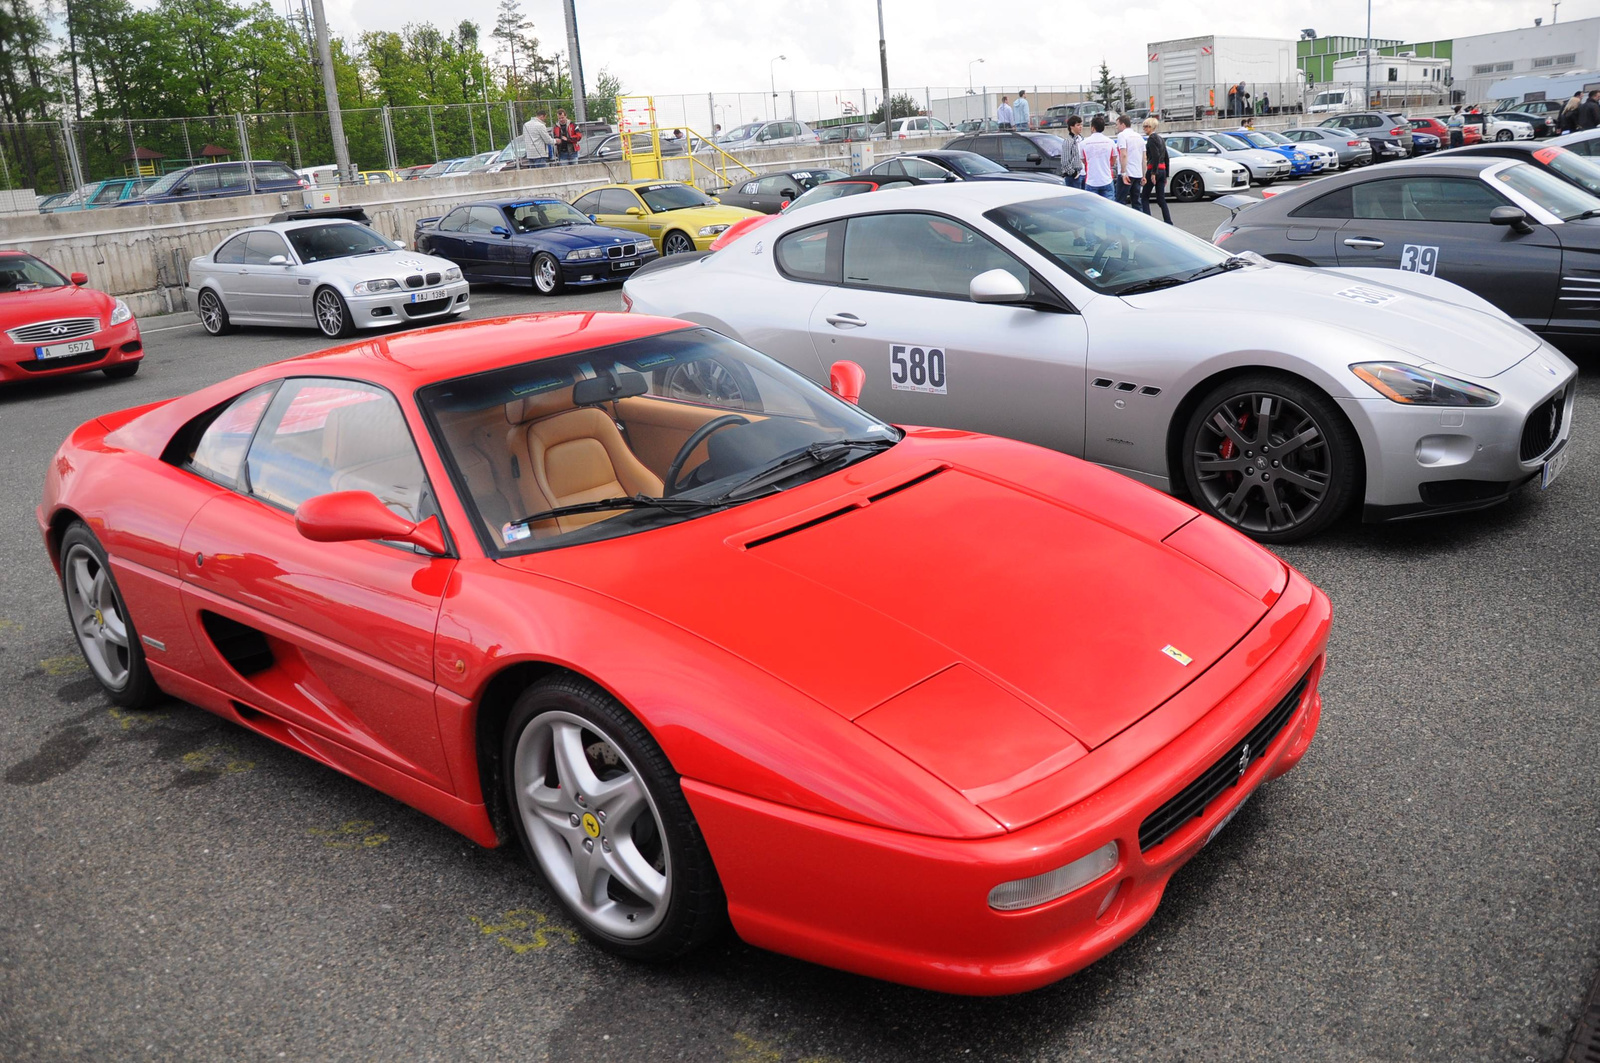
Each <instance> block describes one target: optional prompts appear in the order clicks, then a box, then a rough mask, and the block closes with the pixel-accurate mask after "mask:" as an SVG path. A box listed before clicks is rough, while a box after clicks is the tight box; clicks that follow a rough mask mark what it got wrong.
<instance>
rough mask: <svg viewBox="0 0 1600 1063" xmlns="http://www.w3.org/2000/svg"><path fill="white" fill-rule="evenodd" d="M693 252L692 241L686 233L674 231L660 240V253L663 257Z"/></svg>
mask: <svg viewBox="0 0 1600 1063" xmlns="http://www.w3.org/2000/svg"><path fill="white" fill-rule="evenodd" d="M693 250H694V241H693V240H691V239H689V234H688V233H682V232H679V231H678V230H676V229H674V230H672V231H671V232H670V233H668V234H667V235H666V236H664V237H662V238H661V253H662V254H663V255H683V254H688V253H689V252H690V251H693Z"/></svg>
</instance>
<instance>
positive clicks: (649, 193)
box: [634, 184, 713, 214]
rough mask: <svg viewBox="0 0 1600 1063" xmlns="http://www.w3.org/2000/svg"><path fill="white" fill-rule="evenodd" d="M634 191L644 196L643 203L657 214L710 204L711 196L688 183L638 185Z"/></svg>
mask: <svg viewBox="0 0 1600 1063" xmlns="http://www.w3.org/2000/svg"><path fill="white" fill-rule="evenodd" d="M634 191H636V192H638V193H639V195H640V196H642V197H644V201H645V205H646V206H648V207H649V208H650V209H651V210H652V211H654V212H655V213H657V214H662V213H665V212H666V211H669V210H682V209H684V208H685V207H709V206H712V205H713V204H712V202H711V197H710V196H708V195H706V194H705V193H704V192H702V191H700V190H699V189H698V188H693V187H691V186H689V185H679V184H667V185H639V186H637V187H636V188H635V189H634Z"/></svg>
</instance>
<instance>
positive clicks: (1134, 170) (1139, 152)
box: [1117, 114, 1150, 214]
mask: <svg viewBox="0 0 1600 1063" xmlns="http://www.w3.org/2000/svg"><path fill="white" fill-rule="evenodd" d="M1117 162H1118V167H1117V170H1118V172H1120V173H1121V174H1122V180H1121V181H1120V182H1119V183H1118V185H1117V193H1118V194H1117V198H1118V199H1120V200H1121V201H1122V202H1123V203H1124V204H1125V205H1127V206H1130V207H1132V208H1133V209H1134V210H1143V211H1144V212H1145V213H1146V214H1149V213H1150V208H1149V206H1141V205H1140V204H1141V201H1142V198H1143V193H1142V192H1141V188H1142V187H1143V185H1144V137H1142V136H1140V135H1139V134H1138V133H1137V132H1135V131H1134V129H1133V127H1132V123H1130V122H1129V121H1128V116H1127V115H1125V114H1119V115H1117Z"/></svg>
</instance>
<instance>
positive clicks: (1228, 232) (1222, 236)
mask: <svg viewBox="0 0 1600 1063" xmlns="http://www.w3.org/2000/svg"><path fill="white" fill-rule="evenodd" d="M1237 231H1238V230H1237V229H1224V230H1223V231H1222V232H1220V233H1218V234H1217V235H1216V236H1215V237H1214V238H1212V241H1211V242H1212V243H1214V244H1218V245H1221V244H1224V243H1226V242H1227V240H1228V237H1230V236H1232V235H1233V234H1234V233H1235V232H1237Z"/></svg>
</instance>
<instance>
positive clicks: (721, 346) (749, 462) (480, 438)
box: [418, 328, 900, 554]
mask: <svg viewBox="0 0 1600 1063" xmlns="http://www.w3.org/2000/svg"><path fill="white" fill-rule="evenodd" d="M418 401H419V402H420V404H421V405H422V408H423V410H424V411H425V413H426V416H427V417H428V420H429V421H430V423H431V427H432V428H433V431H434V436H435V439H436V440H437V441H438V444H439V448H440V450H441V451H442V452H443V453H444V454H445V455H446V457H447V459H448V464H449V465H450V466H451V467H452V468H453V470H454V472H455V474H456V477H457V478H456V488H457V490H458V492H459V493H460V496H461V497H462V498H463V499H465V500H468V501H469V503H470V507H471V509H472V510H474V513H475V517H476V521H475V523H476V526H477V530H478V534H479V536H480V538H481V539H482V540H483V542H484V544H485V546H486V547H487V548H488V549H490V550H491V551H494V552H498V553H500V554H520V553H528V552H532V551H536V550H546V549H551V548H554V547H564V546H568V545H572V544H576V543H583V542H593V541H596V540H599V539H613V538H616V537H618V536H623V535H632V534H634V533H637V532H641V531H646V530H649V529H652V528H658V527H662V526H664V525H667V524H675V523H678V522H681V521H685V520H690V519H692V518H694V517H696V516H698V515H701V514H704V513H710V512H716V511H718V510H721V509H726V508H728V507H729V506H734V505H739V504H741V503H744V502H748V501H750V500H752V499H756V498H761V497H764V496H766V495H769V494H772V493H774V492H776V491H782V490H787V489H788V488H790V487H793V486H796V485H797V484H800V483H804V482H806V481H808V480H810V479H815V478H816V477H818V476H825V475H828V474H830V473H832V472H834V471H836V470H838V469H841V468H844V467H846V466H848V465H850V464H853V463H855V462H857V461H862V460H865V459H867V458H869V457H871V456H872V455H873V454H876V453H878V452H879V451H881V450H883V449H886V448H888V447H891V446H893V445H894V444H895V443H896V442H897V441H898V440H899V439H900V431H899V429H896V428H893V427H891V426H890V425H887V424H884V423H883V422H882V421H879V420H877V419H876V418H874V417H872V416H871V415H869V414H867V413H864V412H863V411H862V410H861V409H860V408H859V407H856V406H853V405H851V404H850V403H847V402H845V401H843V400H842V399H839V398H837V397H835V396H834V395H833V394H832V393H831V392H828V391H825V390H824V389H822V388H821V387H819V386H817V385H816V384H813V383H812V382H811V381H809V380H807V379H806V378H805V377H803V376H801V375H799V374H798V373H795V372H794V371H793V370H791V369H788V368H786V367H785V366H782V365H780V364H778V363H777V362H774V361H773V360H771V359H770V358H767V357H766V356H765V355H762V354H758V353H757V352H755V351H753V350H751V349H750V348H748V347H746V346H744V345H743V344H740V343H736V342H734V341H733V340H730V339H728V338H726V337H724V336H721V335H718V334H717V333H715V332H712V331H710V330H708V329H698V328H690V329H683V330H681V331H678V332H669V333H664V334H662V335H658V336H651V337H648V338H646V339H640V340H632V341H629V342H627V343H621V344H616V345H613V346H609V347H601V348H598V349H595V350H589V351H582V352H579V353H577V354H570V355H564V356H562V357H559V358H545V359H540V360H538V361H533V362H526V363H523V364H521V365H514V366H509V367H507V368H505V369H497V370H494V371H492V372H488V373H480V374H478V375H476V376H470V377H463V378H460V379H457V380H450V381H445V382H444V383H440V384H433V385H430V386H429V387H426V388H424V389H422V390H421V391H420V392H419V393H418Z"/></svg>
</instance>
